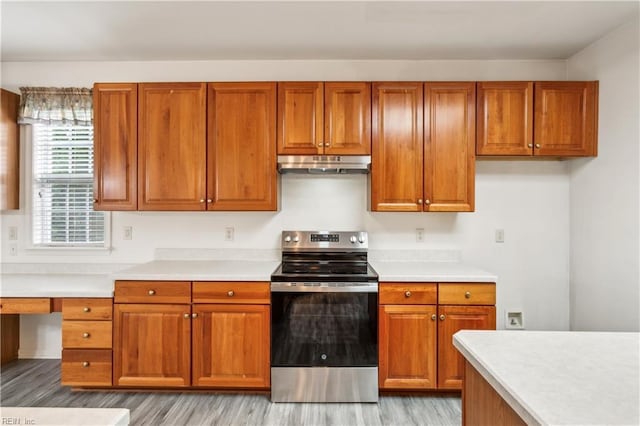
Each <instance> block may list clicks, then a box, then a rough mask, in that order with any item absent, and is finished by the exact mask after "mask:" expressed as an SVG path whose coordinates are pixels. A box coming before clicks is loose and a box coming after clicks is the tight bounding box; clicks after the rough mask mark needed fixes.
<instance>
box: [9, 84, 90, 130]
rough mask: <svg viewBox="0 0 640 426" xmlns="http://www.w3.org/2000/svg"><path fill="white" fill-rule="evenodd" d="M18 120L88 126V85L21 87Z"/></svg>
mask: <svg viewBox="0 0 640 426" xmlns="http://www.w3.org/2000/svg"><path fill="white" fill-rule="evenodd" d="M20 94H21V96H20V110H19V112H18V123H20V124H37V123H40V124H49V125H51V124H54V125H76V126H89V125H91V124H92V122H93V98H92V96H91V89H86V88H77V87H21V88H20Z"/></svg>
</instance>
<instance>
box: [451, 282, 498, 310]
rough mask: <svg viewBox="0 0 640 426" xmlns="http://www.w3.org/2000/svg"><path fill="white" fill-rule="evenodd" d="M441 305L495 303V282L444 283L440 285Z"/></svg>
mask: <svg viewBox="0 0 640 426" xmlns="http://www.w3.org/2000/svg"><path fill="white" fill-rule="evenodd" d="M438 304H440V305H495V304H496V285H495V284H494V283H443V284H440V285H439V286H438Z"/></svg>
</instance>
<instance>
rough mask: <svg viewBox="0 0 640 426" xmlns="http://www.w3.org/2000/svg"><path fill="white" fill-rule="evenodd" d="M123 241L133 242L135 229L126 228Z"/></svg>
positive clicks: (124, 228) (123, 229)
mask: <svg viewBox="0 0 640 426" xmlns="http://www.w3.org/2000/svg"><path fill="white" fill-rule="evenodd" d="M122 239H123V240H132V239H133V227H132V226H125V227H123V228H122Z"/></svg>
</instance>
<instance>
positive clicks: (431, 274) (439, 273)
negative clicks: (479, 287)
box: [369, 260, 497, 283]
mask: <svg viewBox="0 0 640 426" xmlns="http://www.w3.org/2000/svg"><path fill="white" fill-rule="evenodd" d="M369 263H370V264H371V266H373V269H375V270H376V272H377V273H378V275H379V278H378V279H379V281H380V282H384V281H406V282H492V283H493V282H496V280H497V277H496V276H495V275H494V274H491V273H489V272H487V271H483V270H482V269H478V268H476V267H474V266H470V265H466V264H464V263H461V262H415V261H409V262H402V261H391V262H387V261H381V260H371V261H369Z"/></svg>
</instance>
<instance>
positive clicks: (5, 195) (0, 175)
mask: <svg viewBox="0 0 640 426" xmlns="http://www.w3.org/2000/svg"><path fill="white" fill-rule="evenodd" d="M19 106H20V96H18V95H17V94H15V93H12V92H9V91H7V90H4V89H0V152H1V153H2V155H1V156H0V210H17V209H18V208H19V202H20V200H19V199H20V158H19V157H20V138H19V134H20V126H18V108H19Z"/></svg>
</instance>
